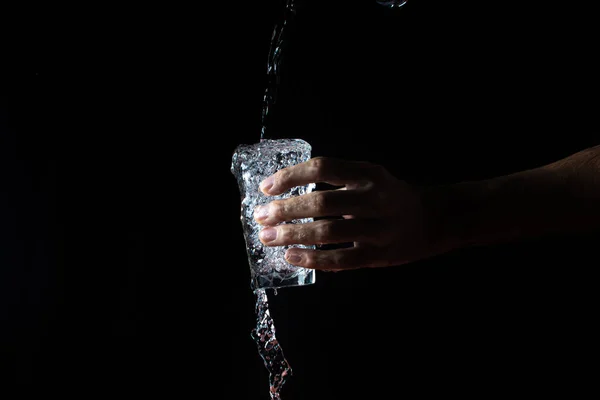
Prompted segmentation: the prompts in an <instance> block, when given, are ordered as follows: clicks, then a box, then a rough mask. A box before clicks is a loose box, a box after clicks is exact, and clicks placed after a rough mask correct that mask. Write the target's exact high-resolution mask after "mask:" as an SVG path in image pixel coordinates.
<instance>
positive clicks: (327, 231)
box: [315, 221, 335, 242]
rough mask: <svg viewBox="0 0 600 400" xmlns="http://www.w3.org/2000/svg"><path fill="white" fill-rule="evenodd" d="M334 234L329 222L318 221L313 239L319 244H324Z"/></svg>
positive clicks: (332, 225)
mask: <svg viewBox="0 0 600 400" xmlns="http://www.w3.org/2000/svg"><path fill="white" fill-rule="evenodd" d="M334 233H335V227H334V224H333V223H332V222H331V221H320V223H319V224H318V225H317V226H316V227H315V239H316V240H317V241H319V242H326V241H327V239H330V238H331V237H332V236H333V235H334Z"/></svg>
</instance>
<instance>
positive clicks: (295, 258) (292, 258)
mask: <svg viewBox="0 0 600 400" xmlns="http://www.w3.org/2000/svg"><path fill="white" fill-rule="evenodd" d="M285 259H286V260H287V261H288V262H289V263H290V264H298V263H300V261H301V260H302V257H300V254H298V253H296V252H292V251H290V252H288V253H286V255H285Z"/></svg>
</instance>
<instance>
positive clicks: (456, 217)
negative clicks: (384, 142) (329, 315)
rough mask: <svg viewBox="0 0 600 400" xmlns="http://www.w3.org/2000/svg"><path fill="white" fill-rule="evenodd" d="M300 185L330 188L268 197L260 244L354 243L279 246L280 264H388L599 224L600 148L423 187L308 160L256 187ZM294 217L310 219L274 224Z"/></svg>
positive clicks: (260, 217)
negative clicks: (470, 179)
mask: <svg viewBox="0 0 600 400" xmlns="http://www.w3.org/2000/svg"><path fill="white" fill-rule="evenodd" d="M309 183H327V184H329V185H332V186H334V187H335V189H332V190H320V191H314V192H312V193H309V194H305V195H302V196H297V197H293V198H289V199H285V200H274V201H272V202H270V203H269V204H267V205H265V206H263V207H259V208H257V209H256V210H255V214H254V216H255V219H256V220H257V222H259V223H260V224H261V225H263V226H264V228H263V230H262V231H261V233H260V239H261V241H262V242H263V243H264V244H265V245H267V246H283V245H291V244H304V245H321V244H340V243H353V245H352V246H349V247H345V248H336V249H331V250H322V249H316V250H313V249H301V248H291V249H288V250H287V252H286V260H287V261H288V262H290V263H291V264H293V265H297V266H302V267H305V268H314V269H321V270H333V271H340V270H348V269H356V268H369V267H388V266H395V265H402V264H406V263H409V262H413V261H417V260H420V259H424V258H428V257H432V256H435V255H438V254H441V253H445V252H448V251H451V250H453V249H457V248H461V247H467V246H473V245H481V244H490V243H501V242H509V241H514V240H519V239H523V238H527V237H533V236H539V235H544V234H548V233H563V232H564V233H567V232H573V233H578V232H584V231H588V230H593V229H597V227H599V226H600V146H595V147H592V148H589V149H586V150H583V151H581V152H578V153H576V154H573V155H572V156H570V157H567V158H565V159H563V160H559V161H557V162H555V163H552V164H549V165H545V166H541V167H539V168H535V169H532V170H527V171H521V172H518V173H515V174H511V175H506V176H501V177H497V178H493V179H489V180H484V181H476V182H462V183H457V184H453V185H446V186H436V187H425V188H420V187H413V186H411V185H408V184H407V183H406V182H404V181H402V180H399V179H397V178H395V177H394V176H392V175H391V174H390V173H389V172H388V171H387V170H386V169H385V168H384V167H382V166H379V165H375V164H371V163H367V162H353V161H345V160H339V159H332V158H323V157H316V158H313V159H311V160H309V161H307V162H305V163H301V164H298V165H295V166H291V167H288V168H285V169H282V170H280V171H278V172H277V173H276V174H274V175H272V176H271V177H269V178H267V179H265V181H263V183H262V184H261V190H262V191H263V193H265V194H267V195H278V194H281V193H283V192H285V191H286V190H288V189H290V188H292V187H295V186H301V185H307V184H309ZM320 217H342V218H337V219H319V218H320ZM297 218H317V220H315V221H314V222H310V223H306V224H282V222H285V221H290V220H293V219H297Z"/></svg>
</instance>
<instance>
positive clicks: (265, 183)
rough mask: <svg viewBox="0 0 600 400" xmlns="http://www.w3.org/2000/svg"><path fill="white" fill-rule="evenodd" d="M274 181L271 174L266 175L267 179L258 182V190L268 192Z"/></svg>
mask: <svg viewBox="0 0 600 400" xmlns="http://www.w3.org/2000/svg"><path fill="white" fill-rule="evenodd" d="M274 181H275V179H274V178H273V176H272V175H271V176H270V177H268V178H267V179H265V180H264V181H262V182H261V183H260V186H259V187H260V190H262V191H263V193H269V190H271V188H272V187H273V182H274Z"/></svg>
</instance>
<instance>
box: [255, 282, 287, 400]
mask: <svg viewBox="0 0 600 400" xmlns="http://www.w3.org/2000/svg"><path fill="white" fill-rule="evenodd" d="M254 294H255V295H256V327H255V328H254V329H253V330H252V338H253V339H254V341H255V342H256V344H257V346H258V353H259V354H260V356H261V357H262V359H263V361H264V363H265V367H267V370H268V371H269V394H270V395H271V399H272V400H280V399H281V388H282V386H283V384H284V383H285V382H286V380H287V378H288V377H289V375H291V373H292V369H291V367H290V364H289V363H288V361H287V360H286V358H285V356H284V355H283V350H282V349H281V346H280V345H279V341H278V340H277V338H276V337H275V324H274V322H273V318H271V314H270V312H269V303H268V299H267V293H266V290H265V289H257V290H256V291H255V292H254Z"/></svg>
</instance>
